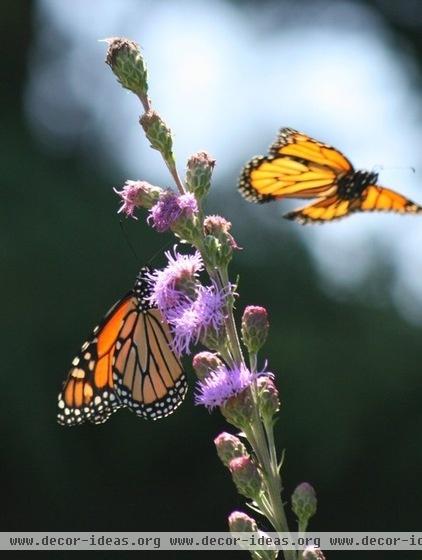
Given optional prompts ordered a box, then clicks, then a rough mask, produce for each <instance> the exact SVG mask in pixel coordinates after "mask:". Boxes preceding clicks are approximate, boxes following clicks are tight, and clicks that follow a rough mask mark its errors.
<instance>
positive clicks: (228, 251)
mask: <svg viewBox="0 0 422 560" xmlns="http://www.w3.org/2000/svg"><path fill="white" fill-rule="evenodd" d="M203 227H204V233H205V240H206V241H205V247H206V249H207V251H206V252H207V255H208V256H209V261H210V264H211V265H212V266H225V265H227V264H228V263H229V262H230V260H231V258H232V253H233V250H234V249H240V247H239V246H238V245H237V243H236V241H235V239H234V238H233V236H232V235H231V234H230V233H229V232H230V228H231V223H230V222H229V221H227V220H226V219H225V218H223V217H221V216H207V217H206V218H205V220H204V225H203Z"/></svg>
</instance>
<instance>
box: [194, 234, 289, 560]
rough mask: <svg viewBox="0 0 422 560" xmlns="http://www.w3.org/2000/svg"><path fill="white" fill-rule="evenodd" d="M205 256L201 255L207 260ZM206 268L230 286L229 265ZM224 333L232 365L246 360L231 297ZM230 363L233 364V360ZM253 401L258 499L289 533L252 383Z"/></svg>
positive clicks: (253, 363)
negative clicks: (262, 491) (261, 488)
mask: <svg viewBox="0 0 422 560" xmlns="http://www.w3.org/2000/svg"><path fill="white" fill-rule="evenodd" d="M195 245H196V247H197V249H198V250H199V251H200V252H201V254H202V255H203V256H204V257H205V255H204V246H203V237H202V236H201V239H198V240H197V243H195ZM206 261H207V259H206V258H204V262H205V263H206ZM206 268H207V272H208V274H209V276H210V278H211V279H213V280H214V281H215V282H216V284H217V286H218V287H219V288H220V289H225V290H230V287H231V285H230V280H229V276H228V267H227V266H224V267H223V266H222V267H219V268H218V269H216V268H215V269H214V268H212V267H210V266H207V267H206ZM225 327H226V333H227V338H228V345H227V346H228V350H229V354H230V355H231V357H232V361H233V362H234V365H237V366H240V365H242V364H244V363H245V361H244V357H243V354H242V349H241V346H240V340H239V336H238V332H237V328H236V322H235V320H234V314H233V301H232V299H230V300H229V301H228V303H227V305H226V320H225ZM232 365H233V364H232ZM250 367H251V371H252V372H254V373H256V371H257V356H256V354H254V355H251V356H250ZM250 391H251V396H252V402H253V418H252V421H251V425H250V427H249V428H250V429H248V430H245V435H246V437H247V439H248V441H249V443H250V444H251V446H252V449H253V450H254V453H255V455H256V457H257V459H258V461H259V463H260V465H261V470H262V474H263V478H264V482H265V487H266V496H265V497H263V500H262V501H260V504H259V506H260V507H261V508H262V509H263V513H264V514H265V515H266V517H267V518H268V520H269V521H270V522H271V524H272V525H273V527H274V529H275V530H276V531H277V532H280V533H287V534H289V527H288V524H287V518H286V514H285V512H284V507H283V502H282V499H281V490H282V486H281V478H280V473H279V469H278V465H277V453H276V450H275V442H274V436H273V430H272V426H271V427H269V426H268V427H265V429H264V426H263V423H262V421H261V418H260V415H259V410H258V403H257V394H256V387H255V386H254V385H252V386H251V388H250ZM284 558H285V559H286V560H296V552H295V551H294V550H286V551H284Z"/></svg>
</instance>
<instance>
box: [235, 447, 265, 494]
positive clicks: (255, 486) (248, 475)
mask: <svg viewBox="0 0 422 560" xmlns="http://www.w3.org/2000/svg"><path fill="white" fill-rule="evenodd" d="M229 469H230V472H231V473H232V477H233V482H234V483H235V485H236V488H237V490H238V492H239V494H242V495H243V496H245V497H246V498H250V499H252V500H256V499H257V498H258V497H259V495H260V494H261V492H262V488H263V486H262V476H261V473H260V472H259V470H258V468H257V466H256V464H255V463H254V462H253V460H252V459H251V457H249V456H248V455H243V456H242V457H237V458H236V459H232V460H231V461H230V463H229Z"/></svg>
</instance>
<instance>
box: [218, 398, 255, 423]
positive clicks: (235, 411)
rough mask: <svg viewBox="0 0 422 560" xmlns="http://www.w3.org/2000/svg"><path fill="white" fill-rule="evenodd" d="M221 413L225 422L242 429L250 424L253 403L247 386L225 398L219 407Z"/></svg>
mask: <svg viewBox="0 0 422 560" xmlns="http://www.w3.org/2000/svg"><path fill="white" fill-rule="evenodd" d="M221 413H222V415H223V416H224V418H225V419H226V420H227V422H230V424H232V425H233V426H236V428H239V429H240V430H244V429H245V428H247V427H248V426H250V423H251V420H252V418H253V415H254V405H253V401H252V395H251V391H250V389H249V388H247V389H245V390H244V391H242V392H240V393H238V394H237V395H234V396H233V397H230V398H229V399H227V401H226V402H225V403H224V404H223V406H222V407H221Z"/></svg>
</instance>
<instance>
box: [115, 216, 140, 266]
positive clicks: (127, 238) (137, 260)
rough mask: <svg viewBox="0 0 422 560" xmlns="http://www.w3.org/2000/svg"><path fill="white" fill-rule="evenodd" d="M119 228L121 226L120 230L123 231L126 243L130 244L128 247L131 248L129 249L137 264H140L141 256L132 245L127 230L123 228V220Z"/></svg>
mask: <svg viewBox="0 0 422 560" xmlns="http://www.w3.org/2000/svg"><path fill="white" fill-rule="evenodd" d="M119 226H120V229H121V231H122V233H123V236H124V238H125V240H126V243H127V244H128V247H129V249H130V252H131V253H132V255H133V256H134V258H135V260H136V263H137V264H139V261H140V258H139V255H138V254H137V252H136V251H135V248H134V246H133V244H132V242H131V240H130V238H129V236H128V234H127V231H126V230H125V228H124V226H123V220H122V219H120V220H119Z"/></svg>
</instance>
